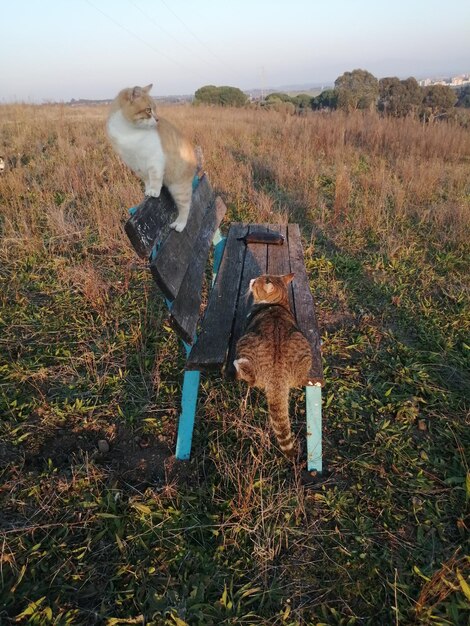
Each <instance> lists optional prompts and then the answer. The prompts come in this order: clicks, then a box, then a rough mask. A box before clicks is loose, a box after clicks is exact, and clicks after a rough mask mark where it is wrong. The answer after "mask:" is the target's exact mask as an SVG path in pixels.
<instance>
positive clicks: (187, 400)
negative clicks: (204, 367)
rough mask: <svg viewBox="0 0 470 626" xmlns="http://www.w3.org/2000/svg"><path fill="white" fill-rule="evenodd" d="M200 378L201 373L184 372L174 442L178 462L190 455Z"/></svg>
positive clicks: (187, 458)
mask: <svg viewBox="0 0 470 626" xmlns="http://www.w3.org/2000/svg"><path fill="white" fill-rule="evenodd" d="M200 377H201V373H200V372H198V371H186V372H185V373H184V380H183V396H182V399H181V415H180V418H179V422H178V439H177V441H176V454H175V456H176V458H177V459H178V460H179V461H188V460H189V457H190V455H191V444H192V440H193V430H194V418H195V416H196V406H197V396H198V391H199V380H200Z"/></svg>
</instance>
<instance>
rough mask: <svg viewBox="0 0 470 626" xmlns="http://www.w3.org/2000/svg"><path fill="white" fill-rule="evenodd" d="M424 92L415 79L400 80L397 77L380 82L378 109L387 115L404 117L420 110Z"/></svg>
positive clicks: (383, 79)
mask: <svg viewBox="0 0 470 626" xmlns="http://www.w3.org/2000/svg"><path fill="white" fill-rule="evenodd" d="M422 100H423V91H422V89H421V87H420V86H419V85H418V82H417V81H416V79H415V78H407V79H406V80H400V79H398V78H397V77H396V76H392V77H387V78H381V79H380V80H379V102H378V108H379V110H380V111H383V112H384V113H385V114H387V115H393V116H395V117H404V116H406V115H409V114H411V113H414V112H416V111H417V110H418V107H419V105H420V104H421V102H422Z"/></svg>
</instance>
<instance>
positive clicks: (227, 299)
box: [186, 223, 247, 369]
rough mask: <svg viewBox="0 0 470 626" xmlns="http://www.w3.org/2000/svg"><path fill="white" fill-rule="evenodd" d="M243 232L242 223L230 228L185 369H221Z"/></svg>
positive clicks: (239, 268)
mask: <svg viewBox="0 0 470 626" xmlns="http://www.w3.org/2000/svg"><path fill="white" fill-rule="evenodd" d="M246 232H247V226H246V225H245V224H239V223H234V224H232V225H231V226H230V229H229V232H228V235H227V241H226V243H225V250H224V254H223V256H222V261H221V264H220V267H219V271H218V273H217V277H216V279H215V283H214V286H213V287H212V292H211V296H210V299H209V302H208V304H207V308H206V312H205V315H204V323H203V325H202V326H201V330H200V333H199V337H198V341H197V342H196V344H195V345H194V347H193V349H192V350H191V353H190V355H189V357H188V361H187V363H186V368H187V369H200V368H202V369H210V368H214V367H221V366H222V365H223V363H224V362H225V357H226V355H227V346H228V344H229V340H230V335H231V332H232V325H233V318H234V316H235V307H236V306H237V300H238V294H239V291H240V279H241V275H242V270H243V259H244V256H245V246H244V244H242V243H241V242H240V241H238V237H243V235H245V234H246ZM227 277H230V280H227Z"/></svg>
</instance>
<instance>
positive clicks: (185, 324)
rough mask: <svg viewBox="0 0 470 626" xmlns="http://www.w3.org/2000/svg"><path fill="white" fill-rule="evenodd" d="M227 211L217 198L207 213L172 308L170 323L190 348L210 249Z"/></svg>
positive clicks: (198, 312)
mask: <svg viewBox="0 0 470 626" xmlns="http://www.w3.org/2000/svg"><path fill="white" fill-rule="evenodd" d="M226 211H227V207H226V206H225V204H224V202H223V200H222V199H221V198H219V197H218V198H216V200H215V202H214V203H213V204H212V205H210V206H209V208H208V209H207V210H206V212H205V216H204V222H203V224H202V227H201V229H200V231H199V235H198V236H197V238H196V240H195V243H194V257H193V258H192V259H191V262H190V263H189V265H188V269H187V271H186V274H185V275H184V278H183V281H182V283H181V286H180V288H179V291H178V295H177V296H176V298H175V300H174V302H173V305H172V307H171V316H170V323H171V325H172V326H173V327H174V328H175V330H176V331H177V332H178V334H179V335H180V337H182V339H183V341H185V342H186V343H188V344H190V345H191V344H192V343H193V341H194V337H195V335H196V327H197V322H198V320H199V315H200V307H201V298H202V283H203V279H204V269H205V267H206V262H207V257H208V256H209V249H210V246H211V243H212V238H213V237H214V233H215V231H216V230H217V228H218V227H219V224H220V222H221V221H222V219H223V217H224V215H225V212H226Z"/></svg>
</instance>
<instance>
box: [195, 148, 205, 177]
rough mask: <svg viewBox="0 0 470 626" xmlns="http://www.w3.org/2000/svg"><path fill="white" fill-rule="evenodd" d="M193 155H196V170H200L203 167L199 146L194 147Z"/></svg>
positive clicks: (202, 156) (202, 157)
mask: <svg viewBox="0 0 470 626" xmlns="http://www.w3.org/2000/svg"><path fill="white" fill-rule="evenodd" d="M194 155H195V156H196V164H197V171H198V172H202V170H203V169H204V155H203V154H202V148H201V146H196V147H195V148H194Z"/></svg>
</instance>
